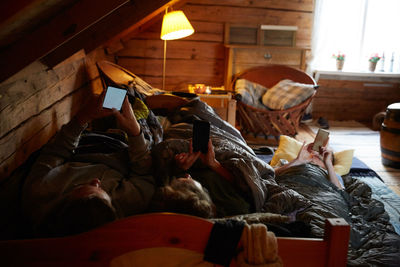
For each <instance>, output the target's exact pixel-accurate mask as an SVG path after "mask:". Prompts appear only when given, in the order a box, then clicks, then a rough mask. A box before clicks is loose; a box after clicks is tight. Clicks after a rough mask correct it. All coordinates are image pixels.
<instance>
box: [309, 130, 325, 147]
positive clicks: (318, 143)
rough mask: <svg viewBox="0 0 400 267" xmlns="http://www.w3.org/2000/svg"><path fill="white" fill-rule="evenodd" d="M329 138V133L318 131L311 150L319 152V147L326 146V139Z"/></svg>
mask: <svg viewBox="0 0 400 267" xmlns="http://www.w3.org/2000/svg"><path fill="white" fill-rule="evenodd" d="M328 136H329V132H328V131H325V130H324V129H319V130H318V133H317V136H316V137H315V139H314V144H313V147H312V149H313V150H315V151H318V152H319V149H320V147H323V146H325V145H326V142H327V139H328Z"/></svg>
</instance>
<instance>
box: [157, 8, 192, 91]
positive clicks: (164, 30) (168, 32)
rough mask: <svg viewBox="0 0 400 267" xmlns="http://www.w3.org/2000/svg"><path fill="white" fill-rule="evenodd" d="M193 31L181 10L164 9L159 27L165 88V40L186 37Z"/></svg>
mask: <svg viewBox="0 0 400 267" xmlns="http://www.w3.org/2000/svg"><path fill="white" fill-rule="evenodd" d="M193 33H194V29H193V27H192V25H191V24H190V22H189V20H188V19H187V18H186V16H185V14H184V13H183V12H182V11H181V10H176V11H171V12H168V8H167V9H166V10H165V15H164V18H163V22H162V27H161V36H160V38H161V39H162V40H164V61H163V85H162V89H163V90H165V65H166V64H165V63H166V52H167V40H176V39H181V38H184V37H187V36H189V35H191V34H193Z"/></svg>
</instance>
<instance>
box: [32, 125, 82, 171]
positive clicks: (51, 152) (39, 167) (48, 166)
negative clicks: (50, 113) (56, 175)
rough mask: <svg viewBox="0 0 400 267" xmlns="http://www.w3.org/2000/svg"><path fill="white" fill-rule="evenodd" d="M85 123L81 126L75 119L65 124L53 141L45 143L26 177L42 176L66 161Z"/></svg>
mask: <svg viewBox="0 0 400 267" xmlns="http://www.w3.org/2000/svg"><path fill="white" fill-rule="evenodd" d="M86 127H87V125H84V126H81V125H80V124H79V123H78V122H77V121H76V119H72V120H71V121H70V122H69V123H67V124H65V125H64V126H63V127H62V128H61V130H60V131H59V132H58V133H57V134H56V136H55V138H54V139H53V141H51V142H49V143H48V144H46V145H45V146H44V147H43V149H42V151H41V152H40V155H39V157H38V159H37V160H36V162H35V163H34V165H33V166H32V169H31V172H30V175H29V177H28V179H34V178H33V177H44V176H45V175H46V174H47V173H48V172H50V171H51V170H52V169H53V168H55V167H57V166H59V165H61V164H63V163H64V162H65V161H67V160H68V159H69V158H70V157H71V155H72V153H73V150H74V149H75V147H76V146H77V144H78V142H79V137H80V134H81V133H82V131H83V130H84V129H85V128H86Z"/></svg>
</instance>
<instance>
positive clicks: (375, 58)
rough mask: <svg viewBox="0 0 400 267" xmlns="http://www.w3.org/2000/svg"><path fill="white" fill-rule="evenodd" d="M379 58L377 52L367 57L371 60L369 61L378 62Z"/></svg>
mask: <svg viewBox="0 0 400 267" xmlns="http://www.w3.org/2000/svg"><path fill="white" fill-rule="evenodd" d="M380 59H381V57H380V56H379V55H378V54H374V55H372V56H371V57H370V58H369V59H368V61H371V62H374V63H376V62H378V61H379V60H380Z"/></svg>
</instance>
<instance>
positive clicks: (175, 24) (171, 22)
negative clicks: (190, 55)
mask: <svg viewBox="0 0 400 267" xmlns="http://www.w3.org/2000/svg"><path fill="white" fill-rule="evenodd" d="M193 33H194V29H193V27H192V25H191V24H190V22H189V20H188V19H187V18H186V16H185V14H184V13H183V12H182V11H181V10H177V11H172V12H169V13H166V14H165V15H164V19H163V22H162V27H161V39H162V40H175V39H180V38H184V37H186V36H189V35H191V34H193Z"/></svg>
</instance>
